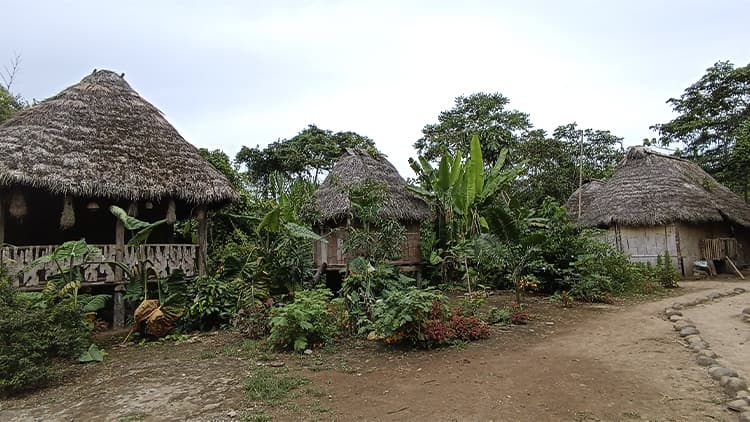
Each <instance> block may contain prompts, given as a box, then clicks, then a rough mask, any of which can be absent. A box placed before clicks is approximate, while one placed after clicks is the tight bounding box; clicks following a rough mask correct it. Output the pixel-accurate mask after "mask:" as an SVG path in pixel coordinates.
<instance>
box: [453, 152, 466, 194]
mask: <svg viewBox="0 0 750 422" xmlns="http://www.w3.org/2000/svg"><path fill="white" fill-rule="evenodd" d="M462 159H463V157H462V156H461V151H456V155H455V156H454V157H453V164H451V178H450V185H451V186H455V185H456V183H458V178H459V177H461V170H462V169H463V166H462V165H461V160H462Z"/></svg>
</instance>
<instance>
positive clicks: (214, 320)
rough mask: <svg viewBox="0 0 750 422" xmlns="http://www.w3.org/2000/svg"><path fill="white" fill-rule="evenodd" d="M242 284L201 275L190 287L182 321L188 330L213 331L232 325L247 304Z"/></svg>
mask: <svg viewBox="0 0 750 422" xmlns="http://www.w3.org/2000/svg"><path fill="white" fill-rule="evenodd" d="M240 292H241V289H240V284H239V282H237V281H234V280H233V281H224V280H220V279H218V278H216V277H210V276H203V277H197V278H196V279H195V280H193V281H192V282H191V283H189V284H188V286H187V305H188V307H187V311H186V312H185V315H184V316H183V318H182V324H183V325H184V326H185V328H188V329H200V330H210V329H213V328H218V327H222V326H225V325H227V324H229V323H230V322H231V320H232V318H234V316H235V315H236V314H237V311H238V309H241V308H242V307H243V305H244V304H243V303H242V301H241V294H240Z"/></svg>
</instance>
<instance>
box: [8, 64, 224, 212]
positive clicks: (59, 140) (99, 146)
mask: <svg viewBox="0 0 750 422" xmlns="http://www.w3.org/2000/svg"><path fill="white" fill-rule="evenodd" d="M0 151H2V154H0V190H1V189H2V188H5V187H8V186H11V185H15V184H20V185H26V186H32V187H35V188H40V189H45V190H48V191H50V192H52V193H56V194H70V195H74V196H95V197H109V198H115V199H126V200H146V199H148V200H152V199H156V200H158V199H162V198H173V199H179V200H184V201H186V202H188V203H195V204H217V203H224V202H228V201H231V200H233V199H235V198H236V197H237V193H236V192H235V191H234V189H233V188H232V186H231V185H230V183H229V182H228V181H227V179H226V178H225V177H224V176H223V175H222V174H221V173H220V172H218V171H217V170H216V169H215V168H214V167H213V166H212V165H211V164H210V163H209V162H207V161H206V160H204V159H203V158H202V157H201V155H200V153H199V152H198V150H197V149H196V148H195V147H194V146H192V145H191V144H190V143H188V142H187V141H186V140H185V139H184V138H183V137H182V136H181V135H180V134H179V133H178V132H177V130H176V129H175V128H174V127H173V126H172V125H170V124H169V122H168V121H167V120H166V119H165V118H164V116H163V115H162V113H161V112H160V111H159V110H158V109H157V108H156V107H154V106H153V105H152V104H150V103H149V102H148V101H146V100H144V99H143V98H142V97H141V96H140V95H138V93H137V92H135V91H134V90H133V89H132V88H131V87H130V85H129V84H128V83H127V82H126V81H125V79H123V77H122V76H121V75H118V74H116V73H114V72H111V71H108V70H99V71H96V70H95V71H94V72H93V73H92V74H91V75H89V76H86V77H85V78H83V80H81V82H79V83H77V84H75V85H73V86H71V87H69V88H67V89H65V90H63V91H62V92H60V93H59V94H57V95H55V96H53V97H51V98H49V99H47V100H44V101H42V102H40V103H38V104H36V105H34V106H33V107H30V108H28V109H26V110H23V111H20V112H18V113H16V114H14V115H13V116H12V117H11V118H10V119H8V120H6V121H5V122H3V123H2V124H0Z"/></svg>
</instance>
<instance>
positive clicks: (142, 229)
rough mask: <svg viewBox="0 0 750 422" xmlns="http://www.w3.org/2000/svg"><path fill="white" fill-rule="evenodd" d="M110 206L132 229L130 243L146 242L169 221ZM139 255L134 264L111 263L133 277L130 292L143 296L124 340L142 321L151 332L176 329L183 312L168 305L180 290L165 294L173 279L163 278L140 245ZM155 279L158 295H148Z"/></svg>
mask: <svg viewBox="0 0 750 422" xmlns="http://www.w3.org/2000/svg"><path fill="white" fill-rule="evenodd" d="M109 210H110V212H111V213H112V214H113V215H114V216H115V217H117V218H118V219H119V220H120V221H121V222H122V224H123V226H125V228H126V229H127V230H130V231H131V232H132V236H131V238H130V240H129V241H128V245H130V246H141V245H143V244H144V243H146V242H147V241H148V238H149V236H150V235H151V233H153V231H154V230H155V229H156V228H158V227H160V226H162V225H165V224H167V220H166V219H163V220H158V221H155V222H153V223H149V222H146V221H142V220H139V219H137V218H135V217H133V216H130V215H128V213H127V212H126V211H125V210H123V209H122V208H120V207H118V206H115V205H112V206H111V207H110V208H109ZM137 257H138V262H137V264H136V266H135V267H133V268H131V267H130V266H128V265H125V264H124V263H121V262H110V263H109V264H111V265H114V266H117V267H119V268H121V269H122V270H123V272H124V273H125V275H126V276H127V278H128V280H130V283H129V286H128V287H129V289H128V295H131V296H133V295H134V294H136V292H137V293H138V295H139V296H140V297H142V300H141V303H140V305H138V307H137V308H136V309H135V312H134V313H133V320H134V324H133V328H132V329H131V330H130V332H129V333H128V335H127V336H126V337H125V340H123V343H125V342H126V341H127V340H128V339H129V338H130V335H131V334H132V333H133V332H134V331H135V330H136V329H137V328H138V327H139V326H141V325H142V324H145V330H146V333H147V334H151V335H154V336H157V337H161V336H163V335H165V334H167V333H168V332H169V331H171V330H172V328H173V327H174V324H175V322H176V321H177V319H179V318H180V316H181V315H182V309H181V308H180V307H174V306H168V304H169V303H170V302H172V300H173V299H174V298H175V297H177V296H179V294H172V295H169V296H168V297H167V298H164V297H162V296H163V295H162V293H163V292H162V291H163V290H165V289H164V287H165V285H166V286H168V285H169V283H167V282H165V281H163V280H159V279H158V276H157V274H156V272H155V271H154V270H153V269H152V268H148V267H147V266H146V257H145V255H144V251H143V249H142V248H138V253H137ZM173 276H174V277H176V276H178V275H177V274H172V275H170V277H168V278H172V277H173ZM151 279H156V281H157V283H156V289H157V294H158V299H149V298H148V282H149V280H151ZM135 284H138V285H139V286H138V287H136V286H134V285H135ZM140 286H143V288H142V290H141V289H140Z"/></svg>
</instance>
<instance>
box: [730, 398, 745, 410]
mask: <svg viewBox="0 0 750 422" xmlns="http://www.w3.org/2000/svg"><path fill="white" fill-rule="evenodd" d="M747 407H748V406H747V401H746V400H745V399H734V400H732V401H730V402H729V403H727V408H728V409H729V410H734V411H735V412H742V411H743V410H746V409H747Z"/></svg>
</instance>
